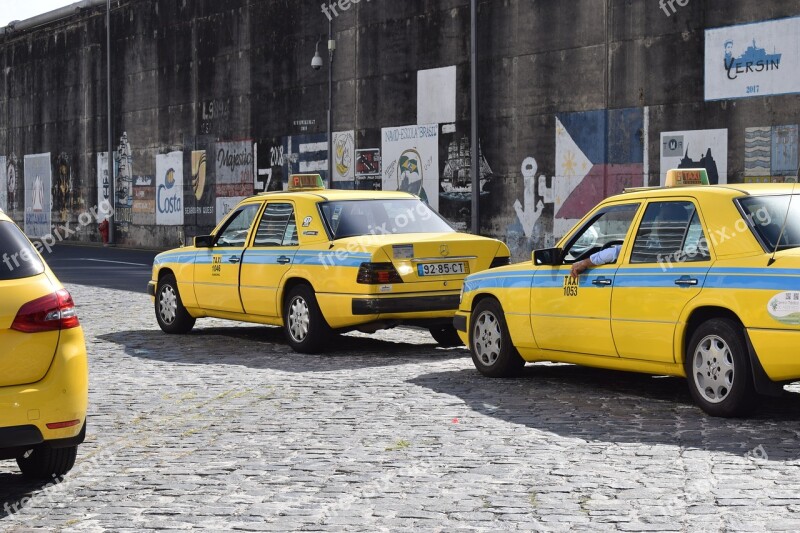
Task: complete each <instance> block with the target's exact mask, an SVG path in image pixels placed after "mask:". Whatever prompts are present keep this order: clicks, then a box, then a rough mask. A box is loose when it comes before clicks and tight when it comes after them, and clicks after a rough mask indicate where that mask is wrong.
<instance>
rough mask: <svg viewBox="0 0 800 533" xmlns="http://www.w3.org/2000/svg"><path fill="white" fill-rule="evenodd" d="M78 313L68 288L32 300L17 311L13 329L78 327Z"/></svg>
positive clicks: (45, 329) (39, 329)
mask: <svg viewBox="0 0 800 533" xmlns="http://www.w3.org/2000/svg"><path fill="white" fill-rule="evenodd" d="M79 325H80V322H78V313H77V311H76V310H75V303H74V302H73V301H72V296H70V294H69V292H67V290H66V289H59V290H57V291H56V292H54V293H51V294H48V295H46V296H42V297H41V298H37V299H35V300H32V301H30V302H28V303H26V304H25V305H23V306H22V307H20V308H19V311H17V316H16V317H15V318H14V322H13V323H12V324H11V329H14V330H17V331H21V332H23V333H40V332H43V331H58V330H62V329H70V328H77V327H78V326H79Z"/></svg>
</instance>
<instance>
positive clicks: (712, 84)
mask: <svg viewBox="0 0 800 533" xmlns="http://www.w3.org/2000/svg"><path fill="white" fill-rule="evenodd" d="M705 37H706V39H705V42H706V47H705V99H706V100H723V99H727V98H750V97H754V96H767V95H773V94H788V93H798V92H800V17H794V18H786V19H779V20H770V21H766V22H757V23H754V24H741V25H738V26H728V27H725V28H715V29H711V30H706V32H705Z"/></svg>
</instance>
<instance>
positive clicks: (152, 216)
mask: <svg viewBox="0 0 800 533" xmlns="http://www.w3.org/2000/svg"><path fill="white" fill-rule="evenodd" d="M155 181H156V179H155V176H134V177H133V205H132V206H131V222H132V223H133V224H135V225H137V226H153V225H155V223H156V187H155Z"/></svg>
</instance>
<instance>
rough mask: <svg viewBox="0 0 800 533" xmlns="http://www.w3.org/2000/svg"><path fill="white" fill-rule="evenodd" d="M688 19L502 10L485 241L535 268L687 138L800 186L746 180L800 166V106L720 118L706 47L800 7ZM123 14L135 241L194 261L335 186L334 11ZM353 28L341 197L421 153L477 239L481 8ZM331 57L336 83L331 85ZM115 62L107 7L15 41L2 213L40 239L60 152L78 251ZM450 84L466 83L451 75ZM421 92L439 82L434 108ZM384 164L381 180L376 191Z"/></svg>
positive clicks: (2, 136)
mask: <svg viewBox="0 0 800 533" xmlns="http://www.w3.org/2000/svg"><path fill="white" fill-rule="evenodd" d="M683 3H685V4H686V5H684V6H681V5H680V4H679V3H677V2H673V3H672V5H673V7H674V8H675V9H674V12H672V11H671V10H670V9H669V7H665V8H662V7H660V4H659V2H655V1H652V0H574V1H571V2H564V1H557V0H491V1H481V2H480V5H479V10H480V14H479V28H480V36H481V40H480V61H479V83H480V86H479V91H480V96H481V105H480V110H479V115H480V132H481V133H480V137H481V149H482V156H483V159H484V160H485V164H484V165H483V170H482V176H481V178H482V182H481V195H480V196H481V226H482V233H485V234H489V235H492V236H496V237H499V238H502V239H504V240H506V241H507V242H508V243H509V245H510V246H511V247H512V250H513V251H514V255H515V257H516V258H517V259H521V258H523V257H525V256H527V255H528V254H529V252H530V250H531V249H532V248H534V247H537V246H542V245H547V244H550V243H552V242H553V241H554V239H555V238H558V237H559V236H560V235H561V234H562V233H563V232H564V231H565V230H566V229H567V228H568V227H569V226H570V225H571V224H572V223H573V222H574V220H575V219H576V218H579V217H580V216H581V215H582V214H583V213H584V212H585V211H586V209H588V208H589V207H591V206H592V205H594V203H596V201H597V200H599V199H600V198H602V197H604V196H607V195H609V194H613V193H616V192H618V191H619V189H620V188H621V187H623V186H625V185H631V184H635V185H640V184H642V183H643V182H645V181H647V182H648V183H650V184H657V183H658V182H659V176H660V173H661V172H662V170H664V169H662V166H663V165H662V139H661V134H662V133H664V132H679V133H680V135H676V136H675V138H676V139H680V140H681V141H682V142H684V143H685V144H686V146H683V145H681V147H679V148H676V149H677V150H682V151H683V152H684V155H686V156H687V158H688V159H691V160H693V161H695V162H698V163H699V162H700V158H701V156H703V155H706V154H707V151H708V149H711V151H712V154H711V156H710V157H707V158H706V159H704V160H703V161H704V163H703V164H706V163H708V162H709V161H711V160H712V159H713V164H714V165H716V166H717V167H719V169H721V170H724V175H723V176H722V177H721V179H722V180H723V181H724V180H725V179H727V181H729V182H740V181H743V180H746V179H755V178H756V177H761V178H764V177H772V178H776V177H777V178H778V179H783V178H782V174H785V172H782V171H779V170H775V169H774V168H773V172H767V174H764V171H763V168H762V170H761V175H758V176H756V174H758V172H759V171H758V170H754V169H753V164H752V162H751V164H750V167H748V168H746V165H745V159H746V156H747V157H749V156H748V154H746V148H745V146H746V136H747V141H748V143H749V144H748V145H749V146H750V145H753V143H758V142H760V143H762V145H763V144H764V143H766V145H769V146H767V147H766V148H765V150H767V151H768V150H769V149H770V148H774V147H775V146H774V145H776V143H778V142H779V141H780V142H784V141H786V140H787V139H788V142H789V143H790V144H791V143H794V145H793V146H794V148H793V149H794V150H795V154H796V151H797V128H796V127H794V129H792V128H777V127H778V126H787V125H788V126H793V125H796V124H798V123H800V97H798V95H796V94H791V95H782V96H755V97H752V98H740V99H736V100H729V99H726V100H719V101H705V97H704V76H705V72H704V69H705V63H706V58H705V54H706V51H705V30H707V29H710V28H718V27H725V26H732V25H735V24H742V23H752V22H761V21H767V20H772V19H779V18H782V17H794V16H798V15H800V6H798V5H797V4H796V3H794V2H783V1H780V0H732V1H730V2H714V1H711V0H705V1H701V0H688V2H687V1H686V0H684V2H683ZM112 9H113V10H112V25H111V29H112V36H113V37H112V38H113V43H112V59H113V66H112V80H113V81H112V96H113V113H112V123H113V130H114V146H115V151H117V152H118V154H117V161H118V162H117V165H118V166H120V170H119V173H120V179H119V182H120V184H121V185H120V187H118V189H119V190H118V193H117V195H116V204H117V219H118V221H121V224H120V225H119V226H118V231H117V240H118V242H119V243H120V244H122V245H129V246H147V247H160V246H172V245H174V244H175V243H177V242H178V241H179V240H181V239H184V238H186V237H189V236H192V235H195V234H198V233H202V232H206V231H208V230H209V229H211V228H212V227H213V226H214V224H215V223H216V221H217V219H218V218H219V216H220V215H221V213H222V212H224V210H225V209H227V208H228V207H226V206H227V205H229V204H232V203H234V202H235V199H236V198H237V197H239V196H243V195H246V194H252V193H253V192H254V191H260V190H265V189H267V188H269V189H273V188H277V187H280V186H281V181H285V179H286V176H287V175H288V174H289V173H292V172H297V171H300V170H314V169H317V168H320V169H324V168H326V164H325V162H326V154H325V149H326V147H325V145H324V143H325V138H326V137H325V133H326V131H327V124H326V109H327V107H326V106H327V79H328V78H327V50H326V39H327V26H328V18H327V17H326V16H325V14H323V13H322V11H321V9H320V2H319V1H314V0H193V1H187V0H159V1H156V2H154V1H149V0H148V1H145V0H121V1H115V2H112ZM338 11H339V14H338V16H336V17H334V19H333V28H334V32H335V38H336V41H337V49H336V53H335V60H334V66H333V80H334V98H333V101H334V102H333V109H334V112H333V121H334V127H333V130H334V131H335V132H341V133H342V135H337V137H336V139H337V141H340V143H339V146H340V148H341V149H340V150H335V155H336V159H335V162H336V163H338V165H337V173H336V175H335V176H334V177H333V178H334V186H337V187H349V188H352V187H366V188H369V187H373V186H384V187H387V188H388V187H392V188H395V187H397V186H398V184H399V183H400V181H401V180H400V179H399V175H400V172H401V169H400V168H399V167H398V162H399V154H400V153H403V154H404V155H407V154H417V155H418V161H417V163H418V164H419V167H420V168H421V169H422V170H421V171H420V175H419V176H415V177H421V178H422V180H423V185H424V190H425V193H426V195H427V197H428V199H429V201H430V202H431V203H432V204H434V205H435V206H437V207H438V208H439V210H440V212H442V213H443V214H444V215H445V216H447V217H448V218H450V219H451V220H453V221H454V222H455V223H456V224H457V225H459V226H460V227H462V228H466V226H467V224H468V221H469V218H470V206H469V196H470V194H471V193H470V191H469V189H468V188H467V187H464V186H463V185H464V183H463V182H466V181H468V179H467V178H468V176H467V175H466V174H465V173H464V172H463V171H461V172H460V168H461V165H462V161H464V160H465V157H466V155H467V154H468V153H469V150H470V146H469V142H468V135H469V127H470V104H469V57H468V51H469V22H470V20H469V16H470V15H469V2H468V0H438V1H434V0H412V1H403V2H395V1H389V0H371V1H369V0H361V2H359V3H357V4H355V5H350V7H349V8H348V9H346V10H341V9H338ZM318 40H321V42H320V52H321V55H322V56H323V57H324V59H325V63H326V64H325V67H323V69H322V70H319V71H315V70H312V69H311V68H310V66H309V65H310V60H311V57H312V56H313V53H314V49H315V44H316V43H317V41H318ZM104 50H105V21H104V10H103V9H99V10H96V11H93V12H84V13H82V14H80V15H77V16H75V17H72V18H68V19H64V20H60V21H57V22H53V23H52V24H49V25H47V26H46V27H41V28H38V29H35V30H31V31H26V32H13V31H10V32H6V34H5V35H4V36H0V65H2V69H1V70H0V157H5V164H4V166H5V169H4V173H3V174H2V175H0V177H2V178H5V180H6V182H8V181H10V180H8V177H9V174H15V175H16V180H15V183H11V189H10V190H9V191H8V192H7V193H6V194H3V189H2V187H0V205H2V204H3V198H5V200H6V201H5V205H6V208H7V211H9V212H10V213H11V214H12V216H13V217H14V218H15V219H16V220H18V221H19V222H20V223H21V224H22V223H23V222H24V221H25V199H24V198H25V193H24V187H25V184H26V183H28V184H29V187H28V188H29V189H30V188H31V187H33V180H34V176H28V175H26V171H25V167H26V165H25V163H24V161H25V156H26V155H31V154H47V153H49V156H48V157H49V159H50V162H51V167H52V173H51V176H50V178H51V182H52V186H51V187H50V192H51V194H52V198H53V200H52V210H51V212H50V213H51V217H50V220H49V223H50V224H52V225H53V226H55V227H56V229H57V228H58V227H59V226H60V225H63V224H64V223H65V222H66V221H68V220H69V221H70V224H71V228H73V229H74V228H75V227H79V229H80V231H79V232H78V233H77V234H75V235H69V236H68V238H72V239H79V240H85V241H86V240H94V241H96V240H98V239H99V235H98V234H97V233H96V231H95V227H94V225H89V224H86V225H83V226H81V224H80V222H81V221H83V222H85V221H86V218H85V217H84V218H83V219H81V220H80V221H79V218H78V217H79V215H80V214H81V213H82V212H86V211H87V210H88V209H89V208H90V207H92V206H94V205H96V204H98V201H99V197H100V195H102V193H103V187H102V171H103V168H102V161H101V160H99V159H98V154H100V153H104V152H107V150H108V147H107V146H106V144H107V140H106V111H105V101H106V100H105V98H106V83H105V55H104V54H105V51H104ZM785 52H786V53H789V51H788V50H787V51H785ZM720 54H722V52H721V51H720ZM720 61H722V55H720ZM444 67H454V69H451V70H447V69H445V70H443V71H436V72H433V71H431V70H430V69H442V68H444ZM439 75H441V76H442V77H441V78H439V77H437V76H439ZM787 75H791V76H798V75H799V74H798V73H794V72H791V73H790V72H787ZM418 79H419V80H422V81H421V83H423V87H424V83H425V81H426V80H433V81H431V82H430V83H431V85H428V86H427V88H423V90H419V89H418ZM448 108H449V109H450V110H449V111H447V112H445V110H446V109H448ZM429 117H437V118H434V119H433V120H434V122H435V123H436V124H438V126H437V127H436V128H434V129H433V130H418V129H414V130H408V131H410V132H416V133H415V134H417V133H420V132H423V131H425V132H426V133H425V135H423V137H422V138H419V139H415V140H408V141H397V140H394V138H393V137H392V132H391V131H384V130H383V129H384V128H396V127H401V126H416V125H421V124H426V123H427V122H429V120H427V119H428V118H429ZM754 128H762V129H760V130H756V129H754ZM710 130H719V131H717V133H713V132H711V131H710ZM434 131H435V135H433V133H432V132H434ZM123 133H125V134H126V135H125V136H126V141H125V142H123V140H122V136H123ZM399 133H400V132H399V131H398V134H399ZM676 142H677V141H676ZM701 145H702V146H701ZM723 147H724V148H723ZM412 148H413V149H416V151H415V152H409V151H408V150H411V149H412ZM762 148H764V146H762ZM356 150H371V151H369V152H367V153H365V154H357V153H356ZM379 153H380V154H381V155H382V156H383V161H382V163H383V168H382V169H381V174H380V175H378V176H369V175H361V174H363V173H366V174H369V172H368V171H367V169H368V168H369V165H368V164H367V163H368V162H369V159H367V158H369V157H373V156H375V155H378V154H379ZM359 155H360V156H361V157H362V158H363V161H362V163H363V165H358V164H357V161H358V157H357V156H359ZM42 157H44V156H42ZM412 157H416V156H413V155H412ZM795 158H796V155H795ZM40 160H43V159H40ZM671 162H672V160H670V159H667V160H665V164H671ZM709 164H710V163H709ZM9 167H10V168H9ZM357 167H358V168H357ZM773 167H774V165H773ZM30 168H36V167H35V166H31V167H30ZM357 170H360V171H362V172H359V175H356V172H357ZM325 174H326V173H325ZM326 177H327V176H326ZM45 181H46V180H45ZM98 182H100V184H99V183H98ZM159 207H167V209H161V210H159ZM162 211H163V212H162ZM179 215H180V216H179ZM181 222H182V223H181ZM61 233H67V232H64V231H62V232H61Z"/></svg>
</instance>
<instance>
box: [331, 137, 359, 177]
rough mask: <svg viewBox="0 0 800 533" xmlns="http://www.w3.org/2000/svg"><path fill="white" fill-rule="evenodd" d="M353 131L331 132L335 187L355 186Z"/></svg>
mask: <svg viewBox="0 0 800 533" xmlns="http://www.w3.org/2000/svg"><path fill="white" fill-rule="evenodd" d="M355 151H356V143H355V132H354V131H353V130H350V131H338V132H335V133H334V134H333V181H334V183H336V185H333V184H332V186H335V187H336V188H337V189H352V188H354V186H355V177H356V174H355V170H356V169H355V166H356V160H355Z"/></svg>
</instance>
